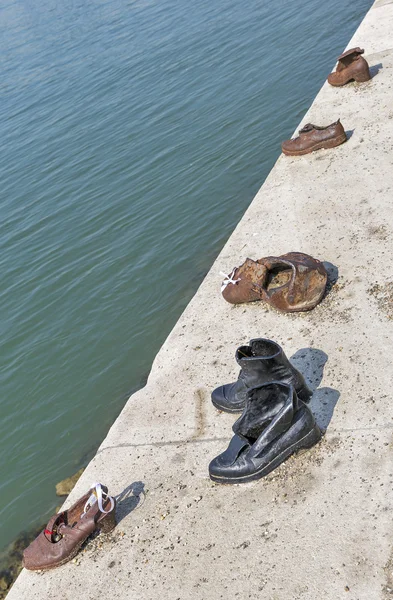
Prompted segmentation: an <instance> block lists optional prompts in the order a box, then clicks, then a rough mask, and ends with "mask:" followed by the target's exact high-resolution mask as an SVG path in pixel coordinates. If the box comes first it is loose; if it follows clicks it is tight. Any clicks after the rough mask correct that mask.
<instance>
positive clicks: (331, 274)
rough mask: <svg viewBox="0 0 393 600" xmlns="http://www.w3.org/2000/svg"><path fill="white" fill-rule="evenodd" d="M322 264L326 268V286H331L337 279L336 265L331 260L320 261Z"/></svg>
mask: <svg viewBox="0 0 393 600" xmlns="http://www.w3.org/2000/svg"><path fill="white" fill-rule="evenodd" d="M322 264H323V266H324V267H325V269H326V272H327V276H328V280H327V286H326V287H330V288H331V287H332V286H333V285H334V284H335V283H336V281H337V279H338V268H337V267H336V265H334V264H333V263H331V262H328V261H327V260H324V261H323V262H322Z"/></svg>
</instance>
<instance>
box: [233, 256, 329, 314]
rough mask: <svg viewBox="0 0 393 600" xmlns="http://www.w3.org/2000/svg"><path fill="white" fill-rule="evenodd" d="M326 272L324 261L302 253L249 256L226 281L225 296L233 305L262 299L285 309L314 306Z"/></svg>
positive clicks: (286, 310)
mask: <svg viewBox="0 0 393 600" xmlns="http://www.w3.org/2000/svg"><path fill="white" fill-rule="evenodd" d="M326 284H327V272H326V269H325V267H324V266H323V264H322V263H321V262H320V261H319V260H317V259H316V258H313V257H312V256H309V255H308V254H303V253H302V252H288V254H283V255H282V256H267V257H266V258H261V259H259V260H257V261H253V260H251V259H250V258H247V259H246V261H245V262H244V263H243V265H241V266H240V267H238V268H235V269H233V271H232V273H231V274H230V275H228V276H227V278H226V279H225V280H224V281H223V284H222V287H221V291H222V295H223V297H224V298H225V300H227V302H230V303H231V304H240V303H242V302H254V301H255V300H262V301H264V302H267V303H268V304H270V305H271V306H273V307H274V308H276V309H278V310H281V311H283V312H299V311H306V310H311V309H313V308H314V307H315V306H316V305H317V304H318V303H319V302H320V301H321V300H322V298H323V295H324V293H325V289H326Z"/></svg>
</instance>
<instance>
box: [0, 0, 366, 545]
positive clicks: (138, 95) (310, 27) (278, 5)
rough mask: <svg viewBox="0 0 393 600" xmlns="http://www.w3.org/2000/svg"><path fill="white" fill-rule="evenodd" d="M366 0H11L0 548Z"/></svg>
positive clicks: (253, 179)
mask: <svg viewBox="0 0 393 600" xmlns="http://www.w3.org/2000/svg"><path fill="white" fill-rule="evenodd" d="M370 4H371V2H370V0H357V1H356V2H352V1H350V0H340V1H338V0H331V1H330V2H320V1H317V0H302V1H299V0H276V1H275V2H267V1H265V0H249V1H248V2H239V0H215V2H211V1H207V0H194V1H193V2H191V1H190V0H183V1H181V0H160V1H158V0H134V1H131V0H128V1H127V0H111V1H110V2H108V1H107V0H83V2H82V0H64V1H63V2H58V1H57V0H56V1H55V0H41V2H31V1H30V0H4V2H3V3H2V5H1V7H0V64H1V73H2V76H1V81H0V88H1V98H2V100H1V104H0V139H1V140H2V143H1V149H0V153H1V156H0V176H1V192H0V195H1V199H0V263H1V276H2V285H1V288H0V314H1V320H0V331H1V336H0V344H1V363H0V384H1V385H0V389H1V396H0V403H1V422H0V497H1V503H0V550H4V548H6V547H7V545H8V544H9V543H10V542H11V541H12V540H13V539H15V537H16V536H17V535H18V533H19V532H21V531H23V530H25V529H29V528H30V527H31V526H33V525H36V524H39V523H40V522H42V521H43V520H45V519H46V518H47V517H48V516H49V515H50V514H51V513H52V511H53V510H54V508H55V506H56V505H57V504H59V501H58V499H56V496H55V493H54V490H55V484H56V483H57V482H58V481H59V480H61V479H63V478H64V477H67V476H69V475H71V474H73V473H74V472H75V471H76V470H78V469H79V467H80V466H83V465H84V464H86V462H87V461H88V460H89V458H90V457H91V456H92V455H93V454H94V451H95V450H96V448H97V447H98V445H99V444H100V442H101V441H102V439H103V438H104V436H105V435H106V432H107V431H108V429H109V427H110V425H111V424H112V422H113V421H114V419H115V418H116V417H117V415H118V414H119V412H120V410H121V409H122V407H123V405H124V403H125V401H126V399H127V397H128V396H129V395H130V393H131V392H132V391H133V390H135V389H137V388H138V387H140V386H141V385H143V382H144V380H145V378H146V375H147V373H148V371H149V368H150V366H151V363H152V360H153V358H154V356H155V354H156V353H157V351H158V350H159V348H160V345H161V344H162V342H163V341H164V339H165V337H166V336H167V335H168V333H169V331H170V330H171V328H172V327H173V325H174V323H175V322H176V319H177V318H178V317H179V315H180V313H181V312H182V310H183V309H184V307H185V306H186V305H187V303H188V301H189V300H190V298H191V297H192V295H193V294H194V293H195V291H196V289H197V287H198V285H199V283H200V282H201V280H202V279H203V277H204V275H205V273H206V272H207V271H208V269H209V267H210V265H211V263H212V262H213V260H214V258H215V256H216V255H217V254H218V252H219V251H220V249H221V248H222V246H223V244H224V242H225V241H226V239H227V238H228V237H229V235H230V234H231V232H232V230H233V228H234V226H235V225H236V223H237V222H238V221H239V219H240V218H241V216H242V214H243V213H244V211H245V209H246V208H247V206H248V205H249V203H250V202H251V200H252V198H253V196H254V195H255V193H256V192H257V190H258V188H259V187H260V185H261V184H262V183H263V180H264V179H265V177H266V175H267V174H268V172H269V170H270V169H271V168H272V166H273V164H274V162H275V160H276V159H277V157H278V156H279V153H280V141H281V140H282V139H285V138H287V137H290V135H291V134H292V132H293V130H294V129H295V127H296V125H297V124H298V122H299V121H300V119H301V117H302V116H303V114H304V113H305V111H306V110H307V108H308V107H309V105H310V103H311V102H312V100H313V98H314V96H315V94H316V93H317V91H318V89H319V88H320V86H321V85H322V83H323V81H324V79H325V78H326V76H327V74H328V72H329V71H330V70H331V68H332V67H333V65H334V61H335V57H336V56H337V55H338V54H339V53H340V52H341V51H342V49H343V48H344V47H345V45H346V44H347V42H348V40H349V39H350V37H351V35H352V33H353V32H354V31H355V29H356V28H357V26H358V24H359V23H360V21H361V19H362V18H363V16H364V14H365V12H366V10H367V9H368V8H369V6H370ZM366 52H367V48H366ZM336 117H337V115H333V116H332V120H333V118H336ZM321 124H322V123H321ZM323 124H327V123H323ZM218 285H219V281H218ZM146 410H149V407H148V406H147V407H146Z"/></svg>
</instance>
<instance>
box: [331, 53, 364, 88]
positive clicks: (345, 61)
mask: <svg viewBox="0 0 393 600" xmlns="http://www.w3.org/2000/svg"><path fill="white" fill-rule="evenodd" d="M363 53H364V50H362V48H351V49H350V50H347V51H346V52H344V53H343V54H341V55H340V56H339V57H338V59H337V60H338V64H337V67H336V70H335V71H334V72H333V73H330V75H329V77H328V79H327V80H328V82H329V83H330V85H334V86H337V87H339V86H342V85H345V84H347V83H348V82H349V81H357V82H358V83H360V82H363V81H369V80H370V79H371V75H370V69H369V66H368V62H367V61H366V59H365V58H363V56H362V54H363Z"/></svg>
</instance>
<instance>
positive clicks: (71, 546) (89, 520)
mask: <svg viewBox="0 0 393 600" xmlns="http://www.w3.org/2000/svg"><path fill="white" fill-rule="evenodd" d="M115 511H116V500H115V498H112V497H111V496H109V495H108V489H107V488H106V487H105V486H104V485H101V483H96V484H94V485H93V486H92V488H91V489H90V490H89V491H88V492H87V494H85V495H84V496H82V498H80V499H79V500H78V501H77V502H76V503H75V504H74V505H73V506H71V508H69V509H68V510H64V511H62V512H60V513H58V514H56V515H54V516H53V517H52V518H51V519H50V521H49V523H48V525H47V526H46V528H45V529H44V531H42V532H41V533H40V534H39V535H38V536H37V537H36V539H35V540H34V541H33V542H32V543H31V544H30V546H28V547H27V548H26V550H25V551H24V552H23V566H24V567H25V568H26V569H29V570H30V571H38V570H43V569H53V568H54V567H59V566H60V565H63V564H64V563H66V562H68V561H69V560H71V559H72V558H74V556H75V555H76V554H77V553H78V550H79V548H80V547H81V546H82V544H83V542H84V541H85V540H86V538H88V536H89V535H90V534H91V533H93V531H95V530H96V529H100V530H101V531H103V532H105V533H108V532H109V531H111V530H112V529H113V528H114V527H115V526H116V517H115Z"/></svg>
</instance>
